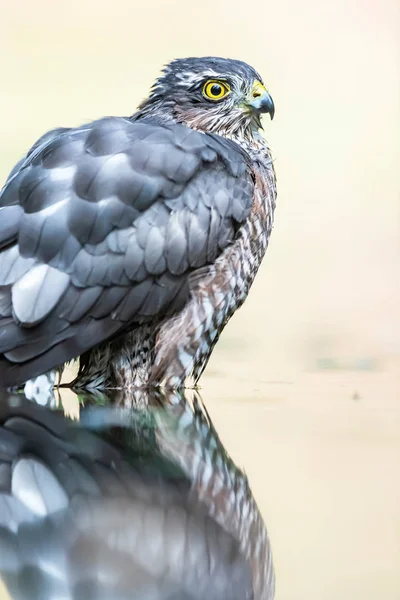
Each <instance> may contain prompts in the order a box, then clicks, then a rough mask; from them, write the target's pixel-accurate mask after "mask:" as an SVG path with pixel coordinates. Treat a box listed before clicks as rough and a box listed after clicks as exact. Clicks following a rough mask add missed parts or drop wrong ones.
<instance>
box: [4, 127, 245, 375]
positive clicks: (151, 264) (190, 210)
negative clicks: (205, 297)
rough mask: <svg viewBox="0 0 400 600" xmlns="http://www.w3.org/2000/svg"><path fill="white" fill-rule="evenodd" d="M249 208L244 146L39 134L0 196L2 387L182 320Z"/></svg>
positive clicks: (138, 133) (164, 136) (167, 132)
mask: <svg viewBox="0 0 400 600" xmlns="http://www.w3.org/2000/svg"><path fill="white" fill-rule="evenodd" d="M252 198H253V181H252V178H251V175H250V170H249V168H248V164H247V161H246V156H245V155H244V154H243V153H242V152H241V150H240V149H239V147H238V146H236V145H235V144H234V143H232V142H229V141H227V140H224V139H222V138H219V137H218V136H211V135H207V134H203V133H200V132H197V131H193V130H191V129H189V128H187V127H185V126H183V125H162V124H160V123H157V122H152V121H147V120H146V121H145V120H143V121H132V120H129V119H124V118H114V117H110V118H105V119H101V120H100V121H96V122H94V123H91V124H89V125H86V126H83V127H80V128H77V129H58V130H54V131H52V132H49V133H48V134H46V135H45V136H43V137H42V138H41V139H40V140H38V142H37V143H36V144H35V145H34V146H33V148H32V149H31V151H30V152H29V153H28V155H27V156H26V157H25V158H24V159H23V160H21V161H20V162H19V163H18V165H17V166H16V167H15V168H14V170H13V171H12V172H11V174H10V176H9V179H8V181H7V183H6V185H5V187H4V188H3V190H2V192H1V195H0V387H1V386H3V387H5V386H9V385H14V384H16V383H21V382H23V381H25V380H26V379H28V378H30V377H33V376H35V375H37V374H40V373H41V372H44V371H46V370H48V369H50V368H52V367H54V366H56V365H58V364H61V363H63V362H65V361H67V360H70V359H72V358H74V357H76V356H78V355H80V354H82V352H84V351H86V350H88V349H89V348H91V347H93V346H94V345H96V344H98V343H100V342H102V341H104V340H105V339H107V338H108V337H110V336H112V335H115V334H116V333H118V332H119V331H120V330H122V329H123V328H125V327H127V326H128V325H129V326H132V323H141V322H143V321H146V320H149V319H151V318H154V317H163V316H164V315H166V314H169V313H172V312H174V311H175V310H178V309H179V308H180V306H181V304H182V302H184V301H185V297H187V294H188V288H187V283H188V277H189V275H190V273H192V272H193V271H194V270H195V269H197V268H199V267H204V266H205V265H207V264H212V263H213V261H214V260H215V259H216V258H217V256H218V255H219V254H220V253H221V252H222V251H223V250H224V248H226V247H227V245H228V244H229V243H230V242H231V241H232V240H233V238H234V236H235V233H236V231H237V227H238V225H239V224H240V223H242V222H243V221H244V220H245V219H246V217H247V216H248V214H249V211H250V207H251V203H252Z"/></svg>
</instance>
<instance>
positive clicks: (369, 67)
mask: <svg viewBox="0 0 400 600" xmlns="http://www.w3.org/2000/svg"><path fill="white" fill-rule="evenodd" d="M0 23H1V35H0V56H1V62H0V65H1V70H0V73H1V94H0V134H1V138H0V139H1V144H0V178H1V180H4V178H5V177H6V175H7V172H8V171H9V170H10V169H11V167H12V166H13V164H14V163H15V162H16V160H17V159H18V158H19V157H20V155H21V154H22V153H23V152H24V151H25V150H26V149H28V147H29V146H30V145H31V144H32V143H33V142H34V141H35V139H36V138H37V137H38V136H39V135H41V134H42V133H43V132H44V131H45V130H47V129H49V128H51V127H55V126H60V125H76V124H79V123H81V122H84V121H88V120H92V119H94V118H97V117H101V116H104V115H108V114H122V115H126V114H131V113H132V112H133V111H134V109H135V106H136V105H137V103H138V102H139V101H140V100H141V99H142V98H143V97H144V96H146V94H147V92H148V90H149V88H150V86H151V84H152V82H153V81H154V78H155V77H156V75H157V74H158V72H159V69H160V67H161V65H162V64H163V63H165V62H167V61H168V60H170V59H172V58H175V57H182V56H188V55H192V56H193V55H197V56H201V55H220V56H228V57H232V58H240V59H242V60H245V61H247V62H249V63H251V64H252V65H253V66H254V67H255V68H256V69H257V70H258V71H259V72H260V73H261V74H262V76H263V78H264V80H265V83H266V85H267V87H268V88H269V89H270V91H271V94H272V96H273V98H274V101H275V105H276V116H275V120H274V121H273V122H272V123H271V122H270V121H269V120H266V122H265V129H266V136H267V138H268V140H269V142H270V144H271V147H272V149H273V153H274V156H275V157H276V170H277V175H278V192H279V196H278V208H277V212H276V224H275V230H274V232H273V236H272V239H271V244H270V248H269V250H268V253H267V258H266V260H265V262H264V263H263V266H262V268H261V271H260V273H259V276H258V278H257V281H256V283H255V285H254V287H253V289H252V292H251V294H250V297H249V299H248V301H247V302H246V304H245V306H244V308H243V309H241V310H240V311H239V313H238V314H237V315H236V316H235V317H234V319H232V320H231V322H230V323H229V326H228V328H227V330H226V331H225V332H224V334H223V336H222V339H221V342H220V343H219V345H218V346H217V348H216V350H215V352H214V354H213V357H212V360H211V362H210V366H209V369H208V371H207V374H206V377H205V378H204V388H205V390H204V399H205V401H206V403H207V405H208V406H209V407H210V410H211V414H212V415H213V417H214V419H215V421H216V425H217V428H218V429H219V430H220V431H221V436H222V439H223V440H224V441H225V442H226V444H227V447H228V449H229V450H230V451H232V454H233V455H234V458H235V459H236V460H237V461H238V462H239V464H243V465H244V466H245V468H246V470H247V471H248V473H249V476H250V479H251V482H252V484H253V487H254V490H255V493H256V496H257V497H258V498H259V500H260V504H261V507H262V509H263V511H264V513H265V516H266V519H267V522H268V524H270V530H271V534H272V538H273V539H272V542H273V548H274V550H275V562H276V568H277V581H278V591H277V600H289V599H290V600H292V599H293V600H294V599H296V600H299V599H300V600H302V599H305V598H307V599H312V600H314V599H315V600H317V599H318V600H325V599H331V598H332V600H333V599H335V600H336V599H337V598H346V599H349V600H350V599H357V600H358V599H360V600H361V599H362V600H370V599H371V600H372V599H374V598H383V597H384V598H385V600H395V599H397V598H399V597H400V575H399V573H400V509H399V501H400V485H399V483H398V481H399V477H398V463H399V459H400V407H399V402H398V396H399V389H400V319H399V317H400V277H399V267H400V206H399V177H398V172H399V167H398V164H399V160H400V156H399V147H398V137H399V130H400V114H399V87H400V86H399V50H400V43H399V39H400V27H399V5H398V2H397V0H379V1H378V0H374V1H373V0H336V2H328V1H323V0H302V1H301V2H300V1H298V0H280V1H276V0H274V1H272V0H253V2H239V1H238V0H229V1H228V0H201V2H196V3H194V2H189V1H188V0H186V2H185V1H184V0H171V1H168V2H167V1H165V2H163V1H161V0H156V1H153V2H151V3H150V2H148V3H146V2H144V3H143V2H140V3H139V2H134V1H132V0H131V1H127V0H113V1H112V2H110V1H105V0H68V1H64V2H61V1H54V0H53V1H51V0H35V2H33V1H32V0H17V1H12V0H1V2H0ZM244 401H245V402H244ZM396 465H397V467H396ZM0 595H1V593H0Z"/></svg>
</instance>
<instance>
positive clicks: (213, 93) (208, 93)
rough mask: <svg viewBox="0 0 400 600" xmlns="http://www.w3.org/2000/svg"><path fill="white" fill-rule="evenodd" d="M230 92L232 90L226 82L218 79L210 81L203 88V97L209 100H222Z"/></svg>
mask: <svg viewBox="0 0 400 600" xmlns="http://www.w3.org/2000/svg"><path fill="white" fill-rule="evenodd" d="M230 91H231V88H230V87H229V85H228V84H227V83H226V81H219V80H218V79H209V80H208V81H207V82H206V83H205V84H204V86H203V96H205V98H208V99H209V100H221V98H224V96H226V95H227V94H229V92H230Z"/></svg>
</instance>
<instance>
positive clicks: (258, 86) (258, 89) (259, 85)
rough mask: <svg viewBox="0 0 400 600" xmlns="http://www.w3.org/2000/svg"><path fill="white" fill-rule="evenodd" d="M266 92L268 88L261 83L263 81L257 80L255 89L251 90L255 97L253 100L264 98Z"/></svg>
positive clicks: (254, 84) (254, 85)
mask: <svg viewBox="0 0 400 600" xmlns="http://www.w3.org/2000/svg"><path fill="white" fill-rule="evenodd" d="M266 92H267V89H266V87H265V86H264V85H263V84H262V83H261V81H258V79H256V80H255V81H254V83H253V88H252V90H251V95H252V96H253V98H257V97H259V96H262V95H263V94H265V93H266Z"/></svg>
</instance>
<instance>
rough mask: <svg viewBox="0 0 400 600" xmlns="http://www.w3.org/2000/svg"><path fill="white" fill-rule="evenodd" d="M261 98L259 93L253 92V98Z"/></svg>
mask: <svg viewBox="0 0 400 600" xmlns="http://www.w3.org/2000/svg"><path fill="white" fill-rule="evenodd" d="M260 96H261V92H253V98H259V97H260Z"/></svg>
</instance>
